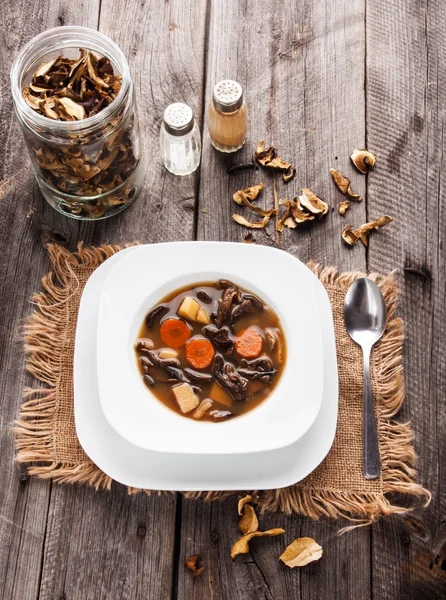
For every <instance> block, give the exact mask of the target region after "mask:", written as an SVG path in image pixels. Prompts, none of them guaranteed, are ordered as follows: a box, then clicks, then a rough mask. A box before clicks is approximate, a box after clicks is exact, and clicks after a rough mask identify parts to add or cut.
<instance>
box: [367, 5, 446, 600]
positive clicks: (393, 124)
mask: <svg viewBox="0 0 446 600" xmlns="http://www.w3.org/2000/svg"><path fill="white" fill-rule="evenodd" d="M443 13H444V5H443V3H442V2H439V1H437V2H435V1H434V2H427V1H426V2H403V1H399V0H393V1H391V2H384V1H383V2H381V1H380V2H378V3H376V2H375V3H374V5H373V6H372V5H370V4H368V11H367V48H368V52H367V73H368V77H367V116H368V121H367V138H368V145H369V147H370V148H372V149H376V150H377V151H378V161H379V162H378V165H379V168H378V167H377V169H376V173H374V174H373V175H370V177H369V185H368V198H369V215H370V216H372V217H375V216H377V215H378V214H383V213H386V214H390V215H392V216H393V217H394V223H392V225H391V226H389V228H388V229H387V231H383V232H382V233H381V234H380V235H379V236H378V235H377V236H375V237H374V238H373V240H372V243H371V247H370V252H369V258H370V266H371V267H372V268H374V269H378V268H379V269H380V270H390V269H394V268H398V269H399V270H400V272H403V270H404V268H405V267H413V268H415V269H419V270H421V271H422V272H425V273H426V274H427V275H426V277H425V278H423V277H419V276H417V275H416V274H413V273H412V274H410V273H406V274H405V275H404V273H403V275H404V277H403V276H401V285H402V288H403V292H404V293H403V296H402V306H401V311H402V316H403V318H404V319H405V322H406V338H407V339H406V347H405V350H406V352H405V368H406V388H407V397H406V402H405V404H404V407H403V411H402V415H401V417H402V418H405V419H410V420H411V421H412V425H413V428H414V432H415V448H416V451H417V453H418V455H419V461H418V469H419V479H420V481H421V482H422V483H423V484H424V485H425V486H426V487H428V488H429V489H430V490H431V491H432V493H433V501H432V504H431V506H430V507H429V508H428V509H427V510H423V509H420V508H418V509H417V510H416V511H415V513H414V514H413V516H412V517H411V518H410V520H409V521H407V522H406V524H404V522H402V521H401V520H399V519H392V520H388V521H383V522H382V523H380V524H379V525H378V526H377V527H376V528H375V532H374V536H373V581H374V597H377V598H382V599H383V600H387V599H389V600H394V599H396V598H398V600H409V599H411V600H415V599H416V600H422V599H426V600H427V599H429V600H433V599H435V598H444V594H445V593H446V573H445V570H444V569H445V565H446V562H445V561H446V527H445V521H444V514H445V510H446V485H445V484H446V481H445V473H444V467H443V465H444V464H445V458H446V456H445V444H444V439H445V438H444V430H445V416H444V415H445V393H444V392H445V389H446V380H445V372H446V369H445V367H446V363H445V354H446V347H445V335H444V331H445V316H446V314H445V309H446V303H445V297H446V287H445V280H446V277H445V276H446V267H445V255H444V249H443V244H444V242H443V239H442V238H443V234H444V231H445V228H446V221H445V212H444V206H445V196H444V187H445V183H446V180H445V162H444V152H445V141H444V135H443V130H444V123H445V108H444V100H443V98H444V95H445V93H446V74H445V73H446V71H445V67H446V51H445V45H444V39H445V35H446V27H445V23H444V18H443ZM389 57H391V59H390V58H389ZM408 524H409V525H411V527H409V526H408Z"/></svg>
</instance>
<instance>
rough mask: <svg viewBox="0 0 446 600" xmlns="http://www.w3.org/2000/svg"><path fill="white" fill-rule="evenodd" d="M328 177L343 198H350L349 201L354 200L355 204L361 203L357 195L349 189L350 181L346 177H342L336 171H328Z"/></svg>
mask: <svg viewBox="0 0 446 600" xmlns="http://www.w3.org/2000/svg"><path fill="white" fill-rule="evenodd" d="M330 175H331V178H332V179H333V181H334V183H335V185H336V187H337V188H338V189H339V191H341V192H342V193H343V194H344V196H347V197H348V198H350V200H355V201H356V202H361V200H362V198H361V196H360V195H359V194H355V193H354V192H353V190H352V188H351V181H350V179H349V178H348V177H344V175H342V174H341V173H339V171H337V170H336V169H330Z"/></svg>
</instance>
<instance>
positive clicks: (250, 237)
mask: <svg viewBox="0 0 446 600" xmlns="http://www.w3.org/2000/svg"><path fill="white" fill-rule="evenodd" d="M243 243H244V244H255V243H256V241H255V239H254V236H253V235H252V233H251V231H248V233H247V234H246V235H245V237H244V238H243Z"/></svg>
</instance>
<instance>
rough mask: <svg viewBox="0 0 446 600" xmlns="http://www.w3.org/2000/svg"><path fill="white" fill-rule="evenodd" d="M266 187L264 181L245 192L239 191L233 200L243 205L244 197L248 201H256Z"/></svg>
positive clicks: (233, 196) (235, 193)
mask: <svg viewBox="0 0 446 600" xmlns="http://www.w3.org/2000/svg"><path fill="white" fill-rule="evenodd" d="M264 187H265V186H264V185H263V181H262V182H261V183H259V185H252V186H251V187H249V188H246V189H244V190H237V191H236V192H234V194H233V195H232V199H233V200H234V202H236V203H237V204H240V205H242V204H243V197H246V198H247V199H248V200H255V199H256V198H257V196H258V195H259V194H260V192H261V191H262V190H263V188H264Z"/></svg>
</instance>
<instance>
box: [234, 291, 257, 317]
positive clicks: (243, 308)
mask: <svg viewBox="0 0 446 600" xmlns="http://www.w3.org/2000/svg"><path fill="white" fill-rule="evenodd" d="M262 310H263V302H262V301H261V300H259V298H257V296H254V294H243V301H242V303H241V304H239V305H238V306H236V307H235V308H234V309H233V310H232V314H231V321H233V320H234V319H237V318H238V317H240V316H241V315H243V314H244V313H249V314H252V313H256V312H261V311H262Z"/></svg>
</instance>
